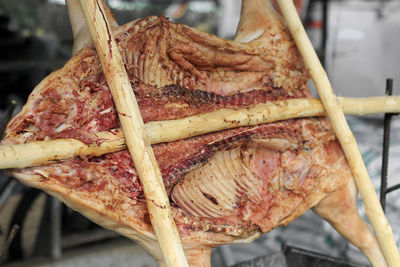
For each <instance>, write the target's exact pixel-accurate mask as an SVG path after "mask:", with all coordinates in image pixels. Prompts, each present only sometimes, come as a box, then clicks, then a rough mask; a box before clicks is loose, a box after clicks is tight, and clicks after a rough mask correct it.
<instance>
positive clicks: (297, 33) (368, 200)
mask: <svg viewBox="0 0 400 267" xmlns="http://www.w3.org/2000/svg"><path fill="white" fill-rule="evenodd" d="M278 4H279V7H280V9H281V11H282V13H283V15H284V17H285V20H286V22H287V24H288V27H289V29H290V32H291V33H292V35H293V38H294V40H295V42H296V44H297V47H298V49H299V50H300V53H301V54H302V56H303V59H304V62H305V65H306V66H307V68H308V70H309V72H310V74H311V78H312V79H313V81H314V84H315V85H316V87H317V90H318V93H319V95H320V97H321V101H322V103H323V105H324V108H325V110H326V112H327V114H328V116H329V118H330V121H331V124H332V126H333V129H334V130H335V133H336V135H337V137H338V139H339V142H340V143H341V145H342V148H343V151H344V153H345V155H346V158H347V160H348V162H349V165H350V168H351V170H352V172H353V175H354V179H355V181H356V183H357V186H358V189H359V191H360V194H361V197H362V199H363V201H364V203H365V207H366V213H367V216H368V218H369V220H370V221H371V223H372V226H373V228H374V230H375V232H376V235H377V238H378V241H379V245H380V246H381V248H382V252H383V254H384V256H385V259H386V261H387V263H388V264H389V266H400V256H399V251H398V249H397V247H396V242H395V240H394V237H393V232H392V229H391V227H390V225H389V223H388V221H387V220H386V217H385V215H384V213H383V210H382V207H381V205H380V203H379V200H378V197H377V196H376V193H375V187H374V185H373V184H372V182H371V180H370V178H369V176H368V173H367V170H366V168H365V165H364V162H363V159H362V157H361V154H360V151H359V149H358V147H357V143H356V140H355V138H354V136H353V134H352V132H351V130H350V128H349V126H348V124H347V122H346V119H345V117H344V114H343V111H342V109H341V108H340V106H339V103H338V101H337V99H336V96H335V95H334V93H333V90H332V86H331V84H330V82H329V80H328V76H327V75H326V73H325V70H324V68H323V67H322V65H321V63H320V62H319V59H318V57H317V54H316V53H315V51H314V49H313V46H312V44H311V42H310V40H309V39H308V37H307V34H306V32H305V30H304V28H303V25H302V23H301V21H300V18H299V16H298V14H297V11H296V8H295V6H294V5H293V2H292V1H291V0H278Z"/></svg>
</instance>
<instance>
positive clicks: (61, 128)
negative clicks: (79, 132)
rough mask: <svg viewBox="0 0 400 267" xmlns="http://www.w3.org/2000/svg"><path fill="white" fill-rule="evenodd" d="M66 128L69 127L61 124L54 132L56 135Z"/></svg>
mask: <svg viewBox="0 0 400 267" xmlns="http://www.w3.org/2000/svg"><path fill="white" fill-rule="evenodd" d="M68 126H69V125H67V124H65V123H63V124H61V125H60V126H58V127H57V128H56V130H55V132H56V133H60V132H62V131H64V130H65V129H66V128H68Z"/></svg>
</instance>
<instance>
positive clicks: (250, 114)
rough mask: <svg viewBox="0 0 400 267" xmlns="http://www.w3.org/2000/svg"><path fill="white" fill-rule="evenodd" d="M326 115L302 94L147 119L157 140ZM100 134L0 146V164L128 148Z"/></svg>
mask: <svg viewBox="0 0 400 267" xmlns="http://www.w3.org/2000/svg"><path fill="white" fill-rule="evenodd" d="M338 101H339V103H340V104H341V106H342V108H343V111H344V113H346V114H353V115H364V114H373V113H399V112H400V96H385V97H370V98H341V97H339V98H338ZM325 115H326V114H325V110H324V108H323V106H322V104H321V102H320V101H319V100H318V99H311V98H298V99H290V100H284V101H275V102H269V103H265V104H257V105H254V106H252V107H246V108H240V109H236V110H234V109H220V110H217V111H214V112H209V113H204V114H201V115H196V116H191V117H186V118H183V119H178V120H169V121H154V122H149V123H146V124H145V132H146V135H147V136H148V139H149V141H150V143H151V144H157V143H163V142H172V141H176V140H181V139H185V138H188V137H192V136H197V135H201V134H206V133H211V132H217V131H221V130H225V129H232V128H236V127H241V126H254V125H259V124H264V123H270V122H275V121H280V120H285V119H293V118H302V117H310V116H325ZM96 135H97V136H98V138H99V139H101V140H104V142H102V143H101V145H100V146H98V145H97V144H90V145H86V144H84V143H82V142H81V141H79V140H76V139H55V140H50V141H37V142H31V143H27V144H20V145H13V146H6V145H4V146H0V169H10V168H25V167H31V166H38V165H44V164H49V163H54V162H58V161H61V160H67V159H72V158H75V157H77V156H101V155H103V154H106V153H111V152H116V151H120V150H123V149H126V144H125V139H124V135H123V133H122V131H121V130H119V129H116V130H114V131H112V132H99V133H97V134H96Z"/></svg>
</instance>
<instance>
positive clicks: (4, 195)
mask: <svg viewBox="0 0 400 267" xmlns="http://www.w3.org/2000/svg"><path fill="white" fill-rule="evenodd" d="M17 184H18V182H17V180H15V179H13V178H11V177H8V181H7V182H6V186H5V187H4V190H3V191H2V192H1V193H0V209H1V208H2V207H3V205H4V204H5V203H6V201H7V199H8V198H9V197H10V196H11V194H12V192H13V190H14V188H15V186H16V185H17Z"/></svg>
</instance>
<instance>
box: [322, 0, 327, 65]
mask: <svg viewBox="0 0 400 267" xmlns="http://www.w3.org/2000/svg"><path fill="white" fill-rule="evenodd" d="M328 5H329V0H322V32H321V34H322V38H321V47H320V57H321V64H322V66H324V68H326V62H325V59H326V42H327V38H328Z"/></svg>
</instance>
